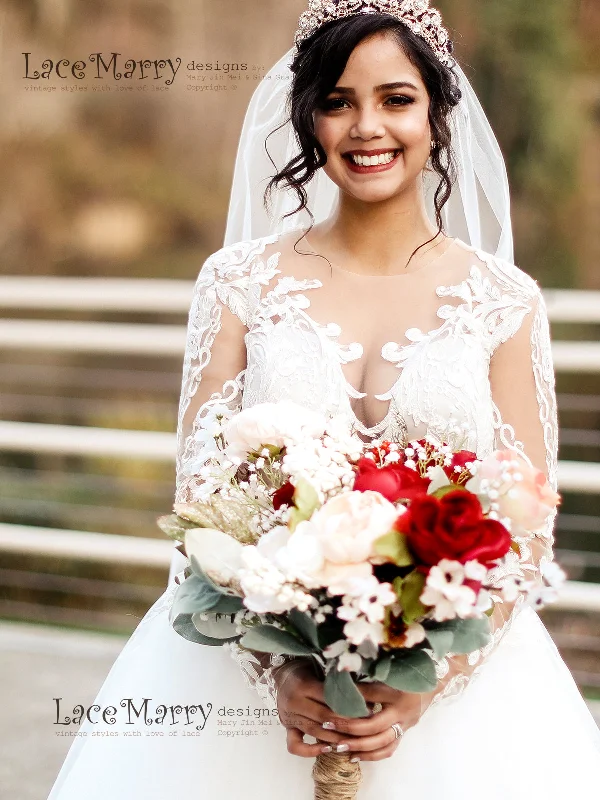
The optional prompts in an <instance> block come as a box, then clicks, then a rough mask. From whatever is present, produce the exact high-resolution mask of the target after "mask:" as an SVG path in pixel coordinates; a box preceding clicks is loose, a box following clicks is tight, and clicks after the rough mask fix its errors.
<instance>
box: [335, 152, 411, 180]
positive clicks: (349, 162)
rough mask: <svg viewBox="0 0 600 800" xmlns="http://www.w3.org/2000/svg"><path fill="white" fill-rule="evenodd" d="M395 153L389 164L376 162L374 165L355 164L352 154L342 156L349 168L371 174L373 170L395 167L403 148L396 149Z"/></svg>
mask: <svg viewBox="0 0 600 800" xmlns="http://www.w3.org/2000/svg"><path fill="white" fill-rule="evenodd" d="M395 153H396V155H395V156H394V157H393V158H392V160H391V161H389V162H388V163H387V164H375V165H374V166H372V167H370V166H369V167H364V166H362V165H360V164H355V163H354V161H353V160H352V157H351V156H342V159H343V160H344V161H345V163H346V165H347V166H348V169H350V170H351V171H352V172H359V173H360V172H363V173H365V174H369V173H371V172H383V171H384V170H386V169H391V167H393V166H394V164H395V163H396V161H397V160H398V157H399V156H400V154H401V153H402V150H396V151H395Z"/></svg>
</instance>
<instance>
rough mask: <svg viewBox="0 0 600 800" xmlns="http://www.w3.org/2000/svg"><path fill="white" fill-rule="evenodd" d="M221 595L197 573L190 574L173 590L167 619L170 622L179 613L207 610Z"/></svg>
mask: <svg viewBox="0 0 600 800" xmlns="http://www.w3.org/2000/svg"><path fill="white" fill-rule="evenodd" d="M222 597H223V595H222V594H221V592H219V591H217V590H216V589H215V588H214V586H213V585H212V584H210V583H208V582H207V581H205V580H203V579H202V578H200V577H198V575H191V576H190V577H189V578H186V580H185V581H184V582H183V583H182V584H180V585H179V588H178V589H177V591H176V592H175V598H174V600H173V605H172V607H171V611H170V612H169V620H170V621H171V623H172V622H173V620H174V619H176V618H177V616H178V615H179V614H195V613H196V612H197V611H208V610H209V609H211V608H213V607H214V606H215V605H216V604H217V602H218V601H219V600H220V599H221V598H222Z"/></svg>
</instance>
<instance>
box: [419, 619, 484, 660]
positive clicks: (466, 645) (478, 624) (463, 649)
mask: <svg viewBox="0 0 600 800" xmlns="http://www.w3.org/2000/svg"><path fill="white" fill-rule="evenodd" d="M436 628H437V629H438V630H446V631H451V632H452V635H453V637H454V639H453V642H452V652H453V653H457V654H460V653H472V652H473V651H474V650H478V649H479V648H480V647H484V646H485V645H486V644H488V642H489V641H490V639H491V632H490V622H489V620H488V618H487V617H485V618H484V617H481V618H473V619H449V620H446V621H445V622H439V623H437V624H436ZM428 635H429V631H428Z"/></svg>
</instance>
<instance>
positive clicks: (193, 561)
mask: <svg viewBox="0 0 600 800" xmlns="http://www.w3.org/2000/svg"><path fill="white" fill-rule="evenodd" d="M190 566H191V568H192V573H193V574H194V575H196V577H198V578H201V579H202V580H203V581H204V582H205V583H208V584H209V585H210V586H212V587H213V589H214V590H215V591H216V592H219V594H222V595H229V596H234V595H235V596H236V597H238V595H236V594H235V592H234V591H233V590H230V589H227V588H226V587H225V586H219V584H218V583H215V582H214V581H213V579H212V578H211V577H210V576H209V575H207V574H206V572H205V571H204V570H203V569H202V567H201V566H200V563H199V561H198V559H197V558H196V556H194V555H191V556H190Z"/></svg>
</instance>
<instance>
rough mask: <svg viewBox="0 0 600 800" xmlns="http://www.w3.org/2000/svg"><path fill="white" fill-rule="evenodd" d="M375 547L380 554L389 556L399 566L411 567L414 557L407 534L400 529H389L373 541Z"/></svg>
mask: <svg viewBox="0 0 600 800" xmlns="http://www.w3.org/2000/svg"><path fill="white" fill-rule="evenodd" d="M373 549H374V551H375V553H377V555H379V556H385V557H386V558H389V560H390V561H392V562H393V563H394V564H396V566H398V567H409V566H410V565H411V564H414V559H413V557H412V555H411V553H410V550H409V549H408V545H407V544H406V536H405V535H404V534H403V533H400V531H389V532H388V533H386V534H384V535H383V536H380V537H379V539H376V540H375V541H374V543H373Z"/></svg>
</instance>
